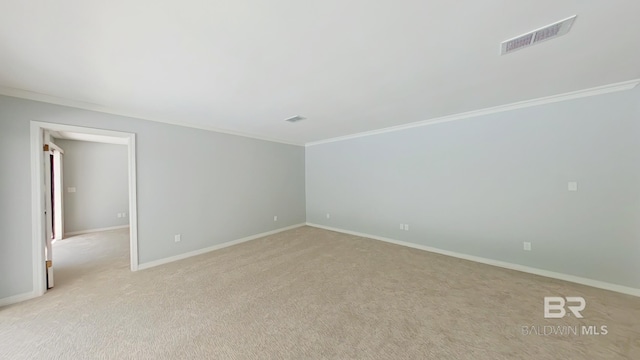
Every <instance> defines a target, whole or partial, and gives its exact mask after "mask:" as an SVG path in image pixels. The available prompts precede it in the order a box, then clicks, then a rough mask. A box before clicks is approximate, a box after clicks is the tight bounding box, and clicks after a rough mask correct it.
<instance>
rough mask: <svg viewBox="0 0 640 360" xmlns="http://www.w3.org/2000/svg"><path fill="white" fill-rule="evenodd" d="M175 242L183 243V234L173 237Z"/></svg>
mask: <svg viewBox="0 0 640 360" xmlns="http://www.w3.org/2000/svg"><path fill="white" fill-rule="evenodd" d="M173 241H175V242H180V241H182V235H181V234H176V235H175V236H174V237H173Z"/></svg>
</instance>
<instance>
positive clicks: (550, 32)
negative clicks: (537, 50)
mask: <svg viewBox="0 0 640 360" xmlns="http://www.w3.org/2000/svg"><path fill="white" fill-rule="evenodd" d="M576 16H577V15H573V16H570V17H568V18H566V19H563V20H560V21H558V22H555V23H553V24H550V25H547V26H543V27H541V28H539V29H535V30H533V31H529V32H528V33H526V34H522V35H519V36H516V37H514V38H511V39H509V40H505V41H503V42H502V43H501V44H500V54H501V55H505V54H509V53H511V52H514V51H516V50H520V49H523V48H526V47H529V46H531V45H535V44H537V43H541V42H543V41H546V40H549V39H553V38H557V37H559V36H562V35H564V34H566V33H568V32H569V30H570V29H571V25H573V22H574V21H575V20H576Z"/></svg>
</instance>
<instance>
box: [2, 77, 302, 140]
mask: <svg viewBox="0 0 640 360" xmlns="http://www.w3.org/2000/svg"><path fill="white" fill-rule="evenodd" d="M0 95H5V96H11V97H16V98H20V99H27V100H33V101H39V102H44V103H48V104H54V105H61V106H68V107H74V108H77V109H83V110H90V111H96V112H101V113H105V114H111V115H118V116H126V117H129V118H134V119H140V120H146V121H154V122H159V123H164V124H171V125H177V126H183V127H188V128H194V129H200V130H207V131H213V132H217V133H223V134H229V135H235V136H242V137H246V138H251V139H257V140H264V141H269V142H275V143H281V144H287V145H295V146H304V144H302V143H298V142H294V141H287V140H282V139H276V138H270V137H267V136H260V135H255V134H250V133H244V132H240V131H233V130H226V129H222V128H217V127H214V126H207V125H198V124H192V123H188V122H184V121H180V120H174V119H149V118H147V117H144V116H142V115H138V114H133V113H129V112H125V111H118V110H115V109H110V108H107V107H105V106H102V105H98V104H93V103H89V102H84V101H79V100H72V99H64V98H60V97H57V96H52V95H47V94H40V93H36V92H32V91H27V90H20V89H14V88H9V87H4V86H0ZM61 131H67V130H61Z"/></svg>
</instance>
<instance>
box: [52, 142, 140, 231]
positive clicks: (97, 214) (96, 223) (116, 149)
mask: <svg viewBox="0 0 640 360" xmlns="http://www.w3.org/2000/svg"><path fill="white" fill-rule="evenodd" d="M55 143H56V144H57V145H58V146H60V147H61V148H62V149H63V150H64V159H63V161H62V167H63V176H64V179H63V182H64V184H63V189H62V194H63V197H64V202H63V204H64V229H65V232H66V233H73V232H79V231H85V230H93V229H102V228H109V227H115V226H124V225H128V224H129V174H128V166H129V165H128V160H129V159H128V156H127V152H128V149H127V146H126V145H115V144H104V143H98V142H88V141H75V140H64V139H55ZM69 188H74V189H75V192H69V191H68V190H69ZM123 213H124V214H125V215H126V216H123V217H122V216H121V217H118V214H123Z"/></svg>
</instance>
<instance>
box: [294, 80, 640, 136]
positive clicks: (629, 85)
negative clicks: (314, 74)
mask: <svg viewBox="0 0 640 360" xmlns="http://www.w3.org/2000/svg"><path fill="white" fill-rule="evenodd" d="M638 84H640V79H634V80H629V81H623V82H619V83H614V84H609V85H603V86H597V87H593V88H589V89H583V90H578V91H572V92H568V93H563V94H558V95H552V96H546V97H541V98H537V99H532V100H525V101H519V102H515V103H511V104H506V105H499V106H494V107H490V108H485V109H480V110H473V111H468V112H464V113H459V114H453V115H446V116H441V117H437V118H433V119H428V120H422V121H417V122H413V123H409V124H404V125H398V126H391V127H387V128H383V129H378V130H372V131H365V132H360V133H356V134H351V135H345V136H338V137H334V138H330V139H325V140H319V141H313V142H308V143H306V144H305V146H314V145H321V144H327V143H332V142H336V141H344V140H350V139H356V138H360V137H365V136H372V135H378V134H384V133H388V132H394V131H400V130H406V129H412V128H416V127H422V126H427V125H434V124H440V123H443V122H449V121H456V120H463V119H468V118H473V117H477V116H483V115H489V114H496V113H500V112H504V111H511V110H517V109H524V108H528V107H532V106H538V105H544V104H551V103H555V102H560V101H566V100H573V99H579V98H584V97H589V96H594V95H601V94H607V93H612V92H616V91H623V90H630V89H633V88H634V87H636V86H637V85H638Z"/></svg>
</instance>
